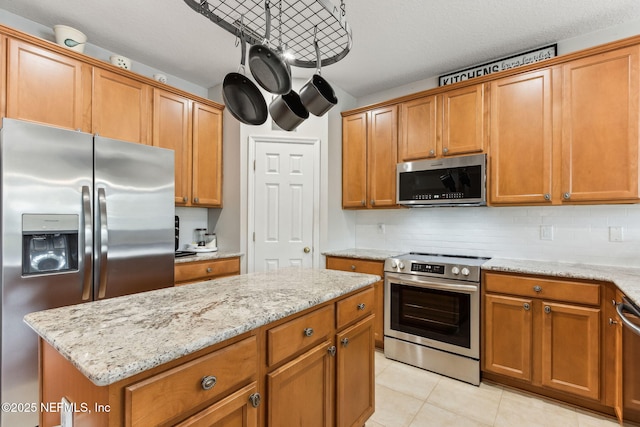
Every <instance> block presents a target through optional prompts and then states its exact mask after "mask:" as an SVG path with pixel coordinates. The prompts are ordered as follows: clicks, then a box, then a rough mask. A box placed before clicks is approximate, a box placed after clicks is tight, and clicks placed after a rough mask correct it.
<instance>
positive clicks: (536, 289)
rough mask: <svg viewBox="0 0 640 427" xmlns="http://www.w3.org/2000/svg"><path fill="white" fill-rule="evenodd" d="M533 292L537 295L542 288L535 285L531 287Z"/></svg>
mask: <svg viewBox="0 0 640 427" xmlns="http://www.w3.org/2000/svg"><path fill="white" fill-rule="evenodd" d="M533 290H534V291H536V292H538V293H540V292H542V287H541V286H538V285H535V286H534V287H533Z"/></svg>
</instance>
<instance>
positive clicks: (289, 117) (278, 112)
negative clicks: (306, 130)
mask: <svg viewBox="0 0 640 427" xmlns="http://www.w3.org/2000/svg"><path fill="white" fill-rule="evenodd" d="M269 113H271V118H272V119H273V121H274V122H276V124H277V125H278V126H280V127H281V128H282V129H284V130H287V131H292V130H294V129H295V128H297V127H298V125H299V124H300V123H302V122H304V121H305V120H306V119H308V118H309V112H308V111H307V109H306V108H305V107H304V105H303V104H302V101H301V100H300V96H299V95H298V94H297V93H296V92H295V91H293V90H292V91H290V92H289V93H287V94H285V95H278V96H277V97H276V98H275V99H274V100H273V101H271V104H269Z"/></svg>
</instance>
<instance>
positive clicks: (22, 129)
mask: <svg viewBox="0 0 640 427" xmlns="http://www.w3.org/2000/svg"><path fill="white" fill-rule="evenodd" d="M92 163H93V142H92V136H91V135H88V134H84V133H81V132H73V131H69V130H64V129H58V128H53V127H49V126H42V125H37V124H33V123H28V122H22V121H17V120H11V119H7V118H5V119H3V128H2V131H1V132H0V165H1V166H0V167H1V172H2V173H1V178H0V179H1V180H2V184H1V185H2V190H1V192H2V205H1V208H0V209H1V216H2V245H1V247H2V254H1V255H2V257H1V258H2V276H1V279H0V282H1V285H2V294H1V295H2V296H1V298H2V304H1V307H2V308H1V310H2V312H1V314H2V317H1V318H2V322H1V324H2V354H1V359H0V360H1V364H2V372H1V374H2V375H1V376H0V378H1V380H0V381H1V383H2V387H1V389H0V401H1V402H9V403H37V402H38V388H37V384H38V340H37V335H36V334H35V332H33V331H32V330H31V329H30V328H29V327H28V326H27V325H26V324H25V323H24V322H23V317H24V315H25V314H27V313H31V312H34V311H40V310H44V309H48V308H54V307H59V306H64V305H71V304H77V303H81V302H82V298H83V289H84V290H85V291H86V292H84V296H85V298H86V299H87V300H89V299H91V270H90V267H91V253H90V252H89V253H88V254H87V252H86V249H87V248H88V250H89V251H90V250H91V247H92V242H91V235H90V234H87V233H85V230H86V229H87V227H88V228H89V230H91V216H92V213H91V202H92V195H91V191H92V190H91V189H92V185H93V184H92V182H93V176H92V175H93V168H92ZM24 251H27V255H26V256H23V255H24ZM69 251H71V252H75V255H72V254H71V252H69ZM23 263H28V265H27V266H25V267H23ZM56 263H57V264H56ZM38 270H40V271H38ZM85 272H87V273H88V276H87V275H85V274H84V273H85ZM87 280H88V283H87ZM0 417H1V423H0V424H1V425H2V426H29V425H31V426H35V425H37V424H38V414H37V413H14V412H4V411H3V412H1V414H0Z"/></svg>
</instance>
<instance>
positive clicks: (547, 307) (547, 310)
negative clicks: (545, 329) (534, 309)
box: [544, 305, 551, 314]
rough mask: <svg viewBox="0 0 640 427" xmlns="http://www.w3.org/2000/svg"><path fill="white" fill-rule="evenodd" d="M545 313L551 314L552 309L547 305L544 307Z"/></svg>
mask: <svg viewBox="0 0 640 427" xmlns="http://www.w3.org/2000/svg"><path fill="white" fill-rule="evenodd" d="M544 312H545V313H547V314H549V313H551V307H549V306H548V305H545V306H544Z"/></svg>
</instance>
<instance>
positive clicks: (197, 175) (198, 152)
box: [191, 102, 222, 207]
mask: <svg viewBox="0 0 640 427" xmlns="http://www.w3.org/2000/svg"><path fill="white" fill-rule="evenodd" d="M191 157H192V159H193V190H192V192H193V202H192V205H193V206H208V207H221V206H222V110H221V109H220V108H214V107H211V106H209V105H205V104H201V103H199V102H194V103H193V142H192V154H191Z"/></svg>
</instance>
